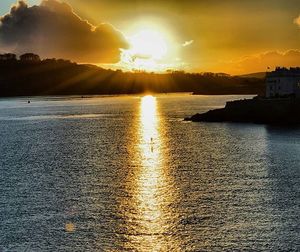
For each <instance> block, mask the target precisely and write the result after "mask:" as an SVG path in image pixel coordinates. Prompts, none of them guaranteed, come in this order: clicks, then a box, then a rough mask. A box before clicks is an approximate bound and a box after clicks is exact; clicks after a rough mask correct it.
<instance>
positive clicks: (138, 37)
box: [121, 25, 173, 72]
mask: <svg viewBox="0 0 300 252" xmlns="http://www.w3.org/2000/svg"><path fill="white" fill-rule="evenodd" d="M126 38H127V40H128V42H129V45H130V48H129V49H128V50H122V54H121V62H122V64H123V65H126V66H127V68H129V69H132V70H143V71H154V72H157V71H163V70H165V69H167V68H168V67H169V63H170V56H171V57H172V54H173V53H172V51H173V50H172V49H173V46H172V39H171V36H170V33H168V32H166V31H164V30H163V29H162V28H161V27H159V26H150V25H148V26H145V27H139V28H138V29H136V30H134V31H133V32H131V33H130V35H127V36H126Z"/></svg>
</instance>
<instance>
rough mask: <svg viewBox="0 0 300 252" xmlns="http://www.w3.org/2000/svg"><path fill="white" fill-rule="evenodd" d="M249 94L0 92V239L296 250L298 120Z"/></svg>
mask: <svg viewBox="0 0 300 252" xmlns="http://www.w3.org/2000/svg"><path fill="white" fill-rule="evenodd" d="M252 97H253V96H200V95H191V94H160V95H146V94H145V95H132V96H125V95H124V96H84V97H77V96H58V97H20V98H2V99H0V251H1V252H4V251H17V252H18V251H20V252H29V251H49V252H50V251H70V252H71V251H72V252H73V251H78V252H79V251H141V252H144V251H145V252H148V251H150V252H151V251H300V127H279V126H268V125H257V124H241V123H204V122H203V123H201V122H199V123H195V122H186V121H184V120H183V119H184V118H185V117H189V116H192V115H193V114H195V113H200V112H205V111H208V110H211V109H215V108H221V107H223V106H224V105H225V103H226V101H230V100H239V99H246V98H252Z"/></svg>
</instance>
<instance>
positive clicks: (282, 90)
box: [266, 67, 300, 98]
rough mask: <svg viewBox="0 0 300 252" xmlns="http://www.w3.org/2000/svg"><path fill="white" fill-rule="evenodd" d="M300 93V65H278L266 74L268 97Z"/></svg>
mask: <svg viewBox="0 0 300 252" xmlns="http://www.w3.org/2000/svg"><path fill="white" fill-rule="evenodd" d="M299 94H300V67H295V68H292V67H291V68H290V69H288V68H284V67H277V68H276V70H275V71H272V72H268V73H267V75H266V97H267V98H272V97H286V96H298V95H299Z"/></svg>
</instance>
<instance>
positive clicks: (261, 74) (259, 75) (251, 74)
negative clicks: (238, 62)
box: [239, 72, 266, 79]
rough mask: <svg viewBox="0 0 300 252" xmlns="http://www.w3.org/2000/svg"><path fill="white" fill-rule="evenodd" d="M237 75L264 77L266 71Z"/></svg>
mask: <svg viewBox="0 0 300 252" xmlns="http://www.w3.org/2000/svg"><path fill="white" fill-rule="evenodd" d="M239 77H242V78H259V79H264V78H265V77H266V72H258V73H249V74H243V75H239Z"/></svg>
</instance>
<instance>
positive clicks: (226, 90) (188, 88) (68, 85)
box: [0, 59, 265, 96]
mask: <svg viewBox="0 0 300 252" xmlns="http://www.w3.org/2000/svg"><path fill="white" fill-rule="evenodd" d="M264 89H265V88H264V81H263V80H262V79H259V78H253V77H249V78H248V77H239V76H230V75H225V74H215V73H201V74H200V73H193V74H192V73H185V72H183V71H169V72H168V73H164V74H158V73H146V72H134V73H132V72H123V71H121V70H116V71H114V70H107V69H103V68H100V67H97V66H94V65H80V64H76V63H73V62H70V61H66V60H61V59H60V60H56V59H46V60H35V61H30V59H28V60H26V61H20V60H16V59H12V60H0V96H35V95H89V94H135V93H143V92H154V93H168V92H193V93H195V94H203V95H225V94H263V93H264Z"/></svg>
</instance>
